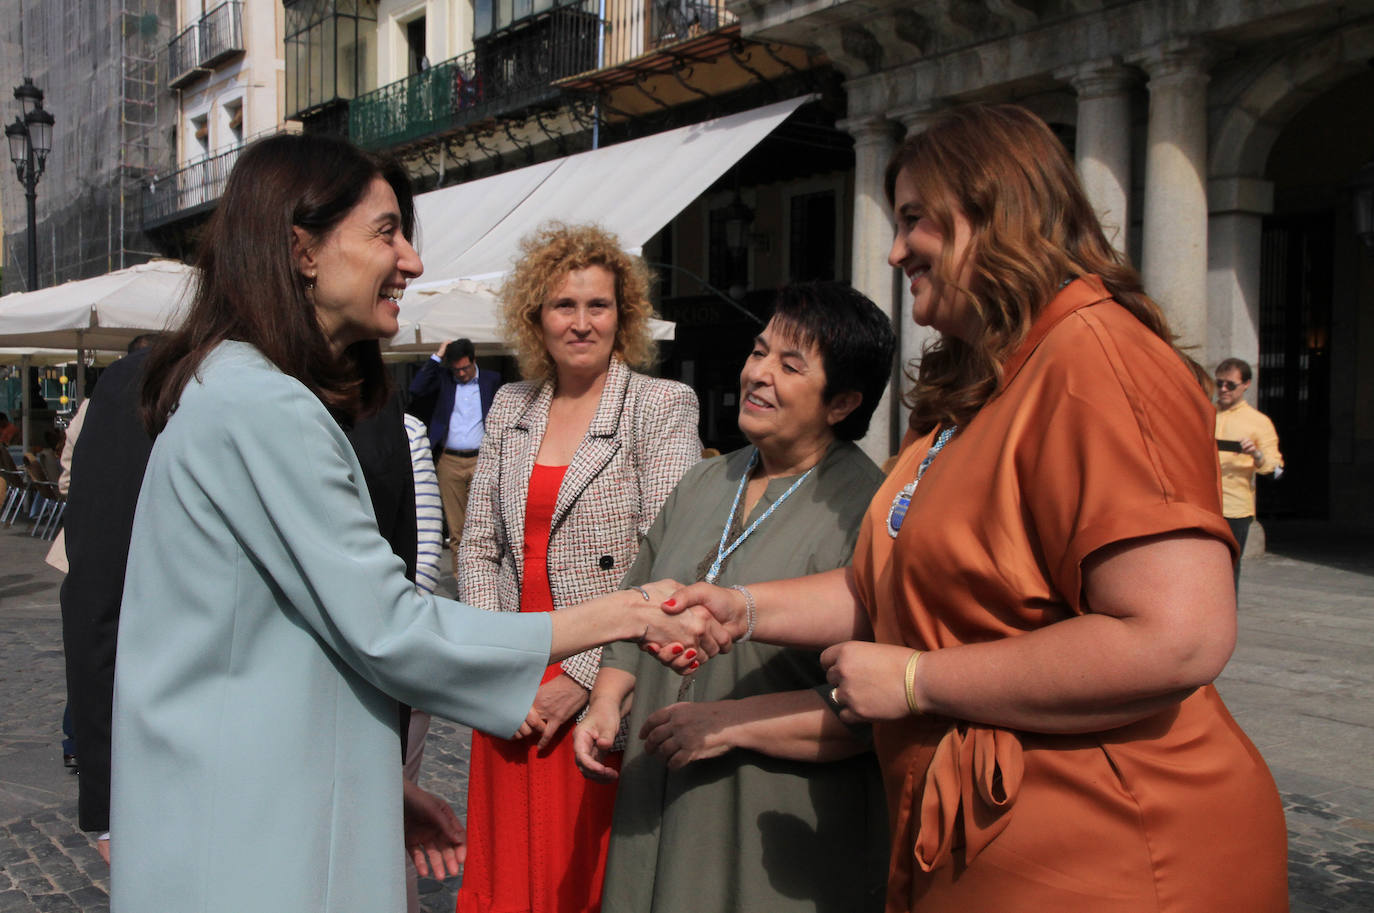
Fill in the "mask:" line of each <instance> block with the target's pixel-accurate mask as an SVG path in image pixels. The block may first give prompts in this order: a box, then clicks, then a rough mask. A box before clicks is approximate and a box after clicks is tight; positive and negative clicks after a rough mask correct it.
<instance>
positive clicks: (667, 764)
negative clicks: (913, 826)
mask: <svg viewBox="0 0 1374 913" xmlns="http://www.w3.org/2000/svg"><path fill="white" fill-rule="evenodd" d="M893 345H894V341H893V335H892V328H891V324H890V322H889V321H888V319H887V317H886V316H885V315H884V314H883V313H882V312H881V311H879V310H878V308H877V307H876V306H875V305H874V304H873V303H872V302H870V301H869V300H868V299H867V298H864V297H863V296H862V295H860V294H859V293H857V292H855V291H853V290H852V289H849V288H848V287H846V286H842V285H839V284H835V283H827V284H808V285H798V286H790V287H788V288H785V289H783V290H782V291H781V292H780V293H779V298H778V301H777V304H776V309H775V313H774V315H773V318H772V320H770V321H769V323H768V325H767V326H766V327H765V328H764V330H763V331H762V332H761V333H760V334H759V336H758V337H757V338H756V339H755V342H754V346H753V349H752V351H751V352H750V354H749V356H748V358H747V360H746V362H745V365H744V368H743V370H742V371H741V373H740V415H739V426H740V430H741V431H743V432H744V434H745V436H746V437H747V438H748V439H749V441H750V444H751V446H748V447H745V448H743V449H741V450H738V451H736V452H734V453H730V454H726V455H724V456H720V457H716V458H715V459H711V460H707V461H704V462H702V463H699V464H697V465H696V466H695V467H694V468H693V469H691V470H689V471H688V473H687V475H686V476H684V477H683V479H682V481H681V482H680V483H679V484H678V486H677V488H676V489H675V490H674V491H673V493H672V494H671V495H670V496H669V498H668V501H667V502H666V503H665V504H664V507H663V509H662V511H661V512H660V513H659V516H658V518H657V519H656V521H655V523H654V525H653V527H652V528H651V529H650V531H649V534H648V536H647V537H646V539H645V541H644V543H643V545H642V546H641V547H640V552H639V556H638V558H637V560H636V561H635V564H634V565H633V566H632V567H631V569H630V571H629V573H628V575H627V577H626V583H627V584H638V583H642V582H645V581H649V580H654V579H659V578H661V577H664V576H671V577H673V578H674V579H677V580H701V579H709V580H714V581H715V582H718V583H720V584H722V585H732V584H746V583H751V582H758V581H763V580H773V579H777V578H780V577H788V576H792V575H795V574H806V573H814V572H816V571H821V570H827V569H830V568H835V567H842V566H844V565H846V564H848V563H849V558H850V553H851V552H852V551H853V548H854V541H855V538H856V536H857V534H858V526H859V520H860V519H861V518H862V516H863V514H864V512H865V510H866V509H867V508H868V503H869V500H870V498H871V497H872V494H873V492H874V491H876V490H877V488H878V485H879V484H880V483H881V481H882V474H881V473H880V472H879V470H878V468H877V467H876V466H874V465H873V462H872V461H871V460H870V459H869V458H868V457H867V456H865V455H864V453H863V452H862V451H861V450H860V449H859V448H858V447H857V446H855V444H854V443H853V441H854V440H855V439H857V438H859V437H862V436H863V434H864V433H865V431H866V430H867V428H868V423H869V418H870V416H872V414H873V410H874V407H875V406H876V404H877V400H878V397H879V396H880V395H881V392H882V389H883V387H884V385H885V383H886V381H887V379H888V378H889V376H890V370H891V364H892V352H893ZM828 690H829V689H828V686H826V685H825V675H824V674H823V672H822V671H821V667H820V662H819V656H818V654H817V653H815V652H809V651H804V650H791V649H783V648H778V647H772V646H765V645H762V644H752V643H740V644H737V645H736V646H735V647H734V649H733V650H732V651H731V652H730V653H729V654H728V655H722V656H718V657H716V658H715V659H713V660H712V661H711V662H710V663H709V664H706V665H703V666H701V667H700V668H699V669H697V670H696V671H695V672H693V673H692V674H691V675H689V676H687V677H686V678H682V677H679V676H678V675H677V674H676V673H674V672H672V671H669V670H667V669H664V668H663V667H662V666H660V665H659V664H658V663H657V662H656V661H655V660H654V658H653V657H651V656H646V655H643V654H641V653H639V652H638V651H637V650H634V649H631V650H623V649H620V648H619V647H616V646H613V647H611V648H608V649H607V650H606V651H605V653H604V655H603V658H602V668H601V672H600V674H599V676H598V677H597V681H596V686H595V688H594V689H593V691H592V694H591V699H590V703H589V705H588V710H587V714H586V716H585V718H584V719H583V721H582V722H581V724H580V725H579V727H578V731H577V733H576V735H575V745H576V749H577V755H578V763H579V766H581V767H582V769H583V772H584V773H585V774H586V775H587V776H590V777H595V778H609V777H613V776H614V775H615V773H614V770H612V769H611V768H609V767H607V766H606V765H604V764H603V763H602V761H603V759H604V757H605V753H606V752H607V751H608V750H610V749H611V748H612V742H613V740H614V739H615V736H616V732H617V729H618V727H619V725H620V720H621V716H622V707H623V705H624V704H625V703H627V702H630V701H632V702H633V709H632V710H631V711H630V728H629V736H630V737H629V744H628V746H627V747H626V751H625V757H624V760H623V764H622V766H621V770H620V775H619V776H620V787H619V791H618V793H617V798H616V809H615V819H614V824H613V825H612V828H611V844H610V855H609V859H608V861H607V867H606V880H605V888H604V893H603V896H602V910H603V913H670V911H679V910H680V911H684V913H686V911H691V913H726V911H757V910H768V911H770V913H778V911H794V910H795V911H808V913H816V911H820V913H830V911H833V913H856V911H858V913H862V911H865V910H877V909H881V907H882V899H883V888H884V885H885V880H886V868H887V857H886V854H887V815H886V811H885V806H884V799H883V793H882V784H881V781H880V779H879V777H878V770H877V766H876V764H875V762H874V759H873V755H872V752H871V751H869V745H868V733H867V731H866V729H864V728H862V727H855V728H851V727H849V726H847V725H846V724H845V723H843V722H841V721H840V719H839V717H838V716H837V715H836V713H835V711H834V710H833V709H832V708H831V707H829V706H828V705H827V704H826V700H825V694H827V693H828ZM704 875H706V876H708V877H703V876H704Z"/></svg>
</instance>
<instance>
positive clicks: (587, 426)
mask: <svg viewBox="0 0 1374 913" xmlns="http://www.w3.org/2000/svg"><path fill="white" fill-rule="evenodd" d="M524 246H525V256H524V257H523V258H522V259H521V261H520V263H519V264H518V265H517V267H516V269H515V271H514V273H513V274H512V276H511V278H510V280H509V282H508V283H507V285H506V287H505V289H504V290H503V299H504V309H505V310H504V319H505V327H506V333H507V337H508V338H509V339H510V340H511V341H512V343H513V344H514V345H515V346H516V349H517V353H518V356H519V358H520V366H521V371H522V373H523V374H524V375H525V377H526V378H527V379H526V380H525V381H523V382H521V383H515V384H509V385H507V386H505V387H503V388H501V390H499V391H498V392H497V394H496V400H495V402H493V404H492V407H491V411H490V412H489V413H488V415H487V431H486V437H485V438H484V439H483V442H482V449H481V453H480V454H479V455H478V458H477V471H476V474H475V475H474V477H473V480H472V491H471V495H470V497H469V501H468V515H467V521H466V523H465V524H464V526H463V535H462V540H461V546H460V549H459V554H458V565H459V578H458V587H459V594H460V597H461V598H462V599H464V600H466V601H467V602H469V603H471V604H472V605H476V606H480V607H482V608H484V609H488V610H492V611H505V612H518V611H522V610H523V611H538V610H540V609H548V608H552V609H562V608H566V607H569V606H573V605H576V604H577V603H579V602H582V601H583V600H586V599H588V598H590V597H593V596H596V595H599V594H602V593H606V592H608V591H610V590H614V589H615V588H616V587H617V586H618V585H619V582H620V579H621V577H622V576H623V575H624V574H625V572H626V570H628V568H629V567H630V565H631V563H633V561H634V558H635V554H636V553H637V551H638V549H639V541H640V539H641V538H642V537H643V536H644V534H645V533H646V532H647V531H648V529H649V526H650V525H651V524H652V523H653V520H654V517H655V515H657V513H658V509H659V507H661V506H662V504H663V502H664V500H665V499H666V498H667V497H668V493H669V492H670V491H672V490H673V487H674V486H675V485H676V484H677V482H678V480H679V479H680V478H681V477H682V474H683V473H684V472H686V471H687V469H688V468H689V467H691V466H692V464H693V463H695V462H696V461H697V460H698V459H699V458H700V455H701V442H700V440H699V439H698V437H697V411H698V409H697V400H696V394H695V393H694V392H693V391H692V390H691V389H690V388H689V387H686V386H685V385H683V384H680V383H676V382H673V381H667V380H660V379H656V378H651V377H646V376H644V375H642V374H638V373H636V372H635V371H633V370H631V368H630V366H637V367H642V366H647V365H648V364H650V363H651V362H652V360H653V355H654V350H653V342H652V339H651V337H650V335H649V329H648V319H649V317H650V316H651V314H652V306H651V304H650V302H649V300H648V295H647V292H648V284H649V282H648V280H649V276H648V271H647V269H646V267H645V266H644V264H643V261H641V260H639V259H638V258H635V257H630V256H628V255H626V254H625V253H624V252H623V251H621V250H620V247H619V244H618V242H617V241H616V239H615V238H614V237H613V236H612V235H609V234H608V233H606V232H604V231H601V230H600V229H597V228H593V227H587V226H578V227H568V226H562V225H553V226H549V227H546V228H544V229H542V230H541V231H540V232H537V233H536V234H535V235H534V236H532V237H531V238H529V239H526V242H525V245H524ZM559 473H561V479H560V478H559ZM555 491H556V495H555V494H554V492H555ZM543 494H547V497H543V496H542V495H543ZM550 501H551V502H552V506H551V508H550V506H549V503H548V502H550ZM531 503H533V504H535V505H537V506H535V507H533V508H530V509H529V510H528V511H527V505H528V504H531ZM539 505H542V506H539ZM527 521H528V523H527ZM546 575H547V576H546ZM599 666H600V650H590V651H588V652H586V653H580V654H578V655H576V656H573V657H569V658H568V659H567V660H565V661H564V662H563V663H562V665H561V668H559V667H550V670H549V672H548V673H547V674H546V675H545V681H544V683H543V684H542V685H541V686H540V689H539V692H538V695H537V696H536V698H535V702H534V706H533V708H532V709H531V710H530V713H529V715H528V716H527V717H526V721H525V725H524V726H522V727H521V728H520V730H519V731H518V732H517V733H516V736H515V738H514V739H512V740H503V739H495V738H490V737H487V736H482V735H477V736H474V741H473V750H472V770H471V779H470V785H469V788H468V828H469V841H470V843H469V852H468V858H467V864H466V868H465V870H464V874H463V887H462V890H461V892H460V893H459V897H458V910H459V911H460V913H467V911H481V913H485V911H487V910H491V909H500V910H506V909H519V910H530V911H532V913H536V911H549V913H555V911H557V913H571V911H579V910H591V911H594V910H596V909H598V908H599V905H600V896H601V873H602V869H603V866H604V861H605V847H606V839H607V835H608V833H609V829H610V820H611V813H612V808H613V805H614V793H613V786H612V787H610V788H608V784H589V783H586V782H585V781H582V782H579V781H581V778H580V777H579V776H578V774H577V772H576V769H575V767H574V766H573V764H572V739H571V736H570V731H571V730H570V728H569V727H567V726H566V724H567V723H568V722H569V721H570V720H571V719H572V718H573V717H574V716H575V715H576V714H577V713H578V712H579V711H580V710H581V709H582V708H583V706H584V705H585V704H586V702H587V695H588V692H589V691H590V690H591V687H592V685H593V683H594V682H595V680H596V674H597V670H598V668H599ZM498 822H499V826H498Z"/></svg>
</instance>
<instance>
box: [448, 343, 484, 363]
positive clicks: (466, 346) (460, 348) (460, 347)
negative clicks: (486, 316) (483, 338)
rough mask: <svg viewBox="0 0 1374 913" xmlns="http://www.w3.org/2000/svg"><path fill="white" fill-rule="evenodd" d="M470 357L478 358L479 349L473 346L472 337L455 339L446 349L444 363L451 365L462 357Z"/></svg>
mask: <svg viewBox="0 0 1374 913" xmlns="http://www.w3.org/2000/svg"><path fill="white" fill-rule="evenodd" d="M464 358H470V359H472V360H473V361H476V360H477V350H476V349H475V348H473V345H472V340H471V339H455V340H453V342H450V343H449V344H448V348H446V349H444V364H446V365H451V364H453V363H454V362H455V361H459V360H460V359H464Z"/></svg>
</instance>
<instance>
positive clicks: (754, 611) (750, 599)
mask: <svg viewBox="0 0 1374 913" xmlns="http://www.w3.org/2000/svg"><path fill="white" fill-rule="evenodd" d="M730 589H732V590H739V591H740V592H741V593H743V594H744V608H745V611H746V612H747V613H748V615H749V624H748V625H747V626H746V627H745V629H744V633H743V634H741V635H740V636H739V637H736V638H735V643H737V644H742V643H744V642H745V641H746V640H748V639H749V638H751V637H753V636H754V625H755V624H756V623H757V622H758V620H759V610H758V607H757V606H756V605H754V594H753V593H751V592H749V591H748V590H747V589H745V588H744V587H743V586H741V585H740V584H738V583H737V584H735V585H734V586H732V587H730Z"/></svg>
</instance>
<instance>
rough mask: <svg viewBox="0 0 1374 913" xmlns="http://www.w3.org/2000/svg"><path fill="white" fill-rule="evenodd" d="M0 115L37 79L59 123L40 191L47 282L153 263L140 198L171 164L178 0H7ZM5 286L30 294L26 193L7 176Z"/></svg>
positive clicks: (0, 3) (2, 190)
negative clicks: (26, 79) (168, 62)
mask: <svg viewBox="0 0 1374 913" xmlns="http://www.w3.org/2000/svg"><path fill="white" fill-rule="evenodd" d="M0 23H2V24H0V29H4V30H5V32H4V34H3V35H0V52H2V53H0V92H3V95H0V110H3V111H5V115H6V119H8V117H9V116H11V115H12V112H9V111H8V105H7V104H6V102H8V94H9V93H8V89H7V87H9V86H13V85H17V84H18V83H19V81H20V79H21V78H22V77H23V76H32V77H33V79H34V82H35V83H36V84H37V85H38V86H39V88H41V89H42V90H43V92H44V94H45V96H46V97H45V99H44V106H45V107H46V108H47V109H48V110H49V111H50V112H52V114H53V116H54V117H55V118H56V124H55V126H54V130H53V150H52V153H51V154H50V155H49V157H48V165H47V169H46V171H45V172H44V175H43V179H42V181H41V182H40V183H39V187H38V273H39V275H38V280H39V285H40V286H47V285H54V284H57V283H59V282H65V281H68V280H70V279H81V278H87V277H89V276H95V275H99V274H101V273H105V272H109V271H111V270H115V269H121V268H123V267H126V266H132V265H134V264H136V263H141V262H144V261H146V260H148V259H149V258H151V257H154V256H156V255H157V254H156V250H155V248H154V247H153V245H152V243H151V242H150V241H149V240H148V238H147V237H146V236H145V235H144V233H143V231H142V210H141V207H140V193H141V189H142V187H143V185H144V183H145V182H146V181H147V180H148V178H149V177H150V176H151V175H152V174H153V173H155V172H156V171H158V170H160V169H166V168H168V167H169V166H170V165H171V163H172V162H173V161H174V159H175V155H174V146H173V132H172V131H173V123H174V116H175V104H174V98H173V96H172V95H171V93H170V91H169V90H168V89H167V88H166V80H165V78H163V77H164V76H165V74H163V73H161V72H160V62H162V61H165V59H166V56H165V54H164V53H163V51H164V50H165V48H166V46H167V42H168V40H169V38H170V36H171V33H172V30H173V28H174V27H175V24H176V3H175V0H0ZM0 201H2V211H3V213H4V228H5V248H4V266H5V270H4V285H3V291H5V292H11V291H17V290H22V289H24V288H25V287H26V285H27V281H28V277H27V275H26V274H25V269H24V267H23V262H24V256H25V251H26V250H27V245H28V238H27V232H26V230H25V225H24V218H25V215H24V198H23V194H22V191H21V190H20V189H19V187H18V183H17V182H16V181H14V180H13V179H0Z"/></svg>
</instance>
